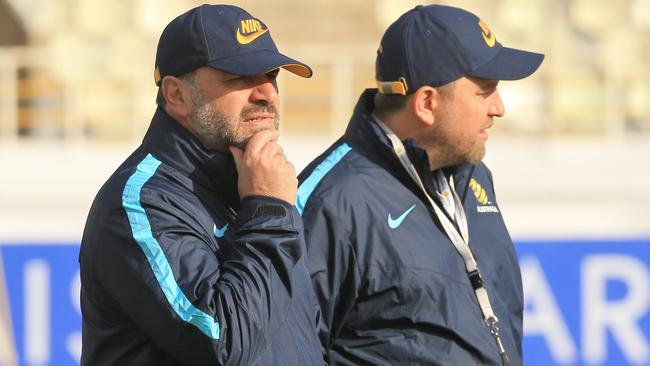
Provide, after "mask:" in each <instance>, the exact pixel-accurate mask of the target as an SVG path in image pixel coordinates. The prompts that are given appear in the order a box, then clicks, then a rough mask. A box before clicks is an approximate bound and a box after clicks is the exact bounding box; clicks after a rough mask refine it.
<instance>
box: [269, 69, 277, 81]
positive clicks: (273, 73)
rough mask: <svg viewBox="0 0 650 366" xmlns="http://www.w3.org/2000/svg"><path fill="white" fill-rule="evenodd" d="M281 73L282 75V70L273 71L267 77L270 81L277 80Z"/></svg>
mask: <svg viewBox="0 0 650 366" xmlns="http://www.w3.org/2000/svg"><path fill="white" fill-rule="evenodd" d="M279 73H280V69H275V70H271V71H269V72H267V73H266V77H267V78H268V79H269V80H275V79H276V78H277V77H278V74H279Z"/></svg>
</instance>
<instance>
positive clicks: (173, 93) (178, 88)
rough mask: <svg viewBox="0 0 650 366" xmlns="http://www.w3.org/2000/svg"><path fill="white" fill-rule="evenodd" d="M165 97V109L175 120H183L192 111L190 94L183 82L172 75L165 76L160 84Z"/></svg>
mask: <svg viewBox="0 0 650 366" xmlns="http://www.w3.org/2000/svg"><path fill="white" fill-rule="evenodd" d="M160 88H161V89H162V93H163V96H164V97H165V102H166V103H165V104H166V105H165V111H166V112H167V113H168V114H169V115H170V116H172V117H174V118H176V119H177V120H184V119H185V118H186V117H187V116H189V115H190V113H191V111H192V95H191V91H190V89H189V87H188V86H187V85H185V82H184V81H183V80H181V79H179V78H177V77H174V76H169V75H168V76H165V77H164V78H163V79H162V84H161V86H160Z"/></svg>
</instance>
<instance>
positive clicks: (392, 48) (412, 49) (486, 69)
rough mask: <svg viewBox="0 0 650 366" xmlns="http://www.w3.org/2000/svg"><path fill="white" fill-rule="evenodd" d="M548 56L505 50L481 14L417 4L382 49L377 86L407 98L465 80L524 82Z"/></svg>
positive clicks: (395, 26)
mask: <svg viewBox="0 0 650 366" xmlns="http://www.w3.org/2000/svg"><path fill="white" fill-rule="evenodd" d="M543 59H544V55H542V54H539V53H533V52H527V51H522V50H517V49H513V48H507V47H503V46H502V45H501V44H500V43H499V42H497V40H496V38H495V36H494V33H492V31H491V30H490V28H489V27H488V26H487V24H486V23H485V22H484V21H482V20H481V19H479V18H478V17H477V16H476V15H474V14H472V13H470V12H468V11H465V10H463V9H458V8H454V7H450V6H443V5H428V6H422V5H419V6H416V7H415V8H414V9H412V10H410V11H408V12H407V13H405V14H404V15H402V16H401V17H400V18H399V19H397V20H396V21H395V22H394V23H393V24H391V25H390V26H389V27H388V29H387V30H386V33H385V34H384V36H383V38H382V40H381V45H380V46H379V49H378V50H377V63H376V70H375V72H376V75H375V77H376V79H377V86H378V89H379V91H380V92H381V93H384V94H403V95H406V94H408V93H409V92H413V91H415V90H417V89H418V88H419V87H421V86H424V85H429V86H433V87H437V86H441V85H444V84H447V83H449V82H452V81H454V80H456V79H459V78H461V77H463V76H473V77H480V78H486V79H492V80H517V79H523V78H525V77H526V76H528V75H530V74H532V73H533V72H535V70H537V68H538V67H539V65H540V64H541V63H542V60H543Z"/></svg>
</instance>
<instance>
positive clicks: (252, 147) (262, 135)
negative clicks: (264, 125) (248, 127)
mask: <svg viewBox="0 0 650 366" xmlns="http://www.w3.org/2000/svg"><path fill="white" fill-rule="evenodd" d="M279 135H280V134H279V133H278V131H275V130H263V131H259V132H257V133H255V134H254V135H253V137H251V138H250V140H249V141H248V144H247V145H246V154H248V155H249V156H257V155H259V154H260V151H261V150H262V149H263V148H264V146H266V144H268V143H269V142H272V141H273V142H275V141H277V140H278V136H279Z"/></svg>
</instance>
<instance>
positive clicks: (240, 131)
mask: <svg viewBox="0 0 650 366" xmlns="http://www.w3.org/2000/svg"><path fill="white" fill-rule="evenodd" d="M255 113H272V114H274V115H275V116H276V118H275V123H274V125H273V127H272V128H273V129H275V130H277V129H278V127H279V126H280V117H279V114H278V111H277V108H275V106H273V105H271V104H268V103H265V102H259V103H256V104H249V105H247V106H245V107H244V108H242V110H241V111H240V113H239V116H238V118H237V119H234V118H230V117H228V116H226V115H225V114H223V113H221V112H220V111H219V110H217V109H216V108H215V107H213V106H212V105H211V104H209V103H204V102H203V96H202V95H201V94H200V92H199V91H196V92H192V113H191V114H190V116H189V122H190V125H191V126H192V128H193V129H194V131H195V132H196V134H197V137H198V139H199V140H200V141H201V143H203V145H204V146H205V147H206V148H208V149H220V148H221V149H227V148H228V146H236V147H239V148H241V149H245V148H246V145H247V144H248V141H249V140H250V138H251V137H252V136H253V135H254V134H255V133H257V132H259V131H263V130H268V129H271V128H269V127H258V128H255V129H247V128H245V127H244V126H242V121H244V120H246V119H247V118H248V117H249V116H250V115H252V114H255Z"/></svg>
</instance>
